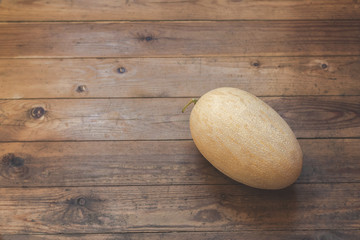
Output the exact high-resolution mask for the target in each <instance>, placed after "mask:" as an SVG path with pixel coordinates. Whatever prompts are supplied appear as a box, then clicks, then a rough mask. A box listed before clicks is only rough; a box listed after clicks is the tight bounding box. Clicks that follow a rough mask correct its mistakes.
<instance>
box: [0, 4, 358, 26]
mask: <svg viewBox="0 0 360 240" xmlns="http://www.w3.org/2000/svg"><path fill="white" fill-rule="evenodd" d="M359 18H360V3H358V1H356V0H330V1H325V0H316V1H306V0H300V1H293V0H275V1H274V0H265V1H254V0H241V1H237V0H231V1H227V0H217V1H208V0H197V1H177V0H165V1H163V0H162V1H149V0H136V1H135V0H130V1H129V0H107V1H96V0H86V1H84V0H72V1H68V0H55V1H54V0H53V1H51V2H49V1H46V0H36V1H34V0H16V1H15V0H2V1H1V2H0V21H71V20H77V21H89V20H90V21H94V20H202V19H206V20H231V19H246V20H254V19H274V20H276V19H291V20H296V19H300V20H302V19H359Z"/></svg>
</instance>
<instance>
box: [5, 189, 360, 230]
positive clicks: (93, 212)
mask: <svg viewBox="0 0 360 240" xmlns="http://www.w3.org/2000/svg"><path fill="white" fill-rule="evenodd" d="M359 190H360V184H336V185H332V184H297V185H293V186H292V187H291V188H288V189H285V190H282V191H264V190H258V189H252V188H248V187H245V186H237V185H223V186H221V185H201V186H146V187H144V186H132V187H97V188H96V187H88V188H84V187H81V188H70V187H69V188H29V189H26V188H18V189H11V188H1V189H0V194H1V199H0V211H1V213H2V214H1V215H0V222H2V223H7V224H6V225H5V226H4V225H0V231H1V232H2V234H10V233H11V234H24V233H100V232H144V231H146V232H152V231H157V232H163V231H223V230H224V229H225V230H226V231H240V230H241V231H242V230H259V231H261V230H270V229H271V230H315V229H343V230H347V229H357V230H358V229H359V228H360V221H359V214H360V202H359V201H358V199H359V197H360V191H359ZM265 199H266V201H264V200H265Z"/></svg>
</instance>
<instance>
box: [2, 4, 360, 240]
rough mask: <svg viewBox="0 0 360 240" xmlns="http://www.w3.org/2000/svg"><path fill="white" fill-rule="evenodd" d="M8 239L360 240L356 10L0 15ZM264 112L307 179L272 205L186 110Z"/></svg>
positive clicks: (47, 10)
mask: <svg viewBox="0 0 360 240" xmlns="http://www.w3.org/2000/svg"><path fill="white" fill-rule="evenodd" d="M0 21H1V22H0V98H1V99H0V239H1V240H25V239H30V240H40V239H50V240H74V239H90V240H95V239H103V240H105V239H106V240H115V239H118V240H125V239H131V240H140V239H150V240H152V239H154V240H155V239H173V240H183V239H199V240H205V239H249V240H251V239H254V240H255V239H257V240H262V239H263V240H265V239H274V240H280V239H298V240H300V239H301V240H304V239H307V240H309V239H322V240H325V239H333V240H340V239H344V240H345V239H346V240H348V239H354V240H355V239H359V236H360V230H359V229H360V1H358V0H326V1H325V0H313V1H310V0H297V1H295V0H240V1H238V0H214V1H209V0H185V1H178V0H104V1H99V0H54V1H48V0H0ZM220 86H232V87H238V88H241V89H244V90H247V91H250V92H252V93H253V94H256V95H257V96H260V97H261V98H262V99H263V100H264V101H265V102H267V103H268V104H270V105H271V106H272V107H273V108H274V109H276V110H277V111H278V112H279V113H280V114H281V115H282V116H283V117H284V119H285V120H286V121H287V122H288V123H289V125H290V126H291V127H292V129H293V130H294V132H295V134H296V136H297V137H298V138H299V141H300V144H301V146H302V149H303V152H304V168H303V172H302V175H301V177H300V178H299V179H298V181H297V182H296V184H294V185H293V186H291V187H289V188H287V189H284V190H281V191H262V190H256V189H252V188H249V187H246V186H244V185H241V184H238V183H236V182H234V181H232V180H230V179H228V178H227V177H225V176H224V175H222V174H221V173H219V172H218V171H217V170H215V169H214V168H213V167H212V166H211V165H210V164H209V163H208V162H207V161H206V160H205V159H204V158H203V157H202V156H201V155H200V154H199V152H198V151H197V150H196V148H195V146H194V144H193V142H192V140H191V135H190V132H189V127H188V119H189V112H190V111H189V110H188V111H187V112H186V113H185V114H181V108H182V107H183V106H184V104H186V103H187V101H188V100H189V98H190V97H198V96H201V95H202V94H204V93H205V92H207V91H208V90H210V89H213V88H216V87H220Z"/></svg>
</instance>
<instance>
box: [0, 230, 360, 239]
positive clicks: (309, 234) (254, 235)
mask: <svg viewBox="0 0 360 240" xmlns="http://www.w3.org/2000/svg"><path fill="white" fill-rule="evenodd" d="M359 235H360V231H359V230H334V229H331V230H310V231H258V230H255V231H239V232H175V233H119V234H61V235H3V236H2V237H1V235H0V240H43V239H47V240H79V239H81V240H83V239H88V240H144V239H147V240H158V239H173V240H184V239H186V240H191V239H196V240H209V239H214V240H215V239H222V240H235V239H236V240H269V239H271V240H284V239H289V238H291V239H292V240H305V239H306V240H319V239H321V240H325V239H329V240H331V239H334V240H358V237H359Z"/></svg>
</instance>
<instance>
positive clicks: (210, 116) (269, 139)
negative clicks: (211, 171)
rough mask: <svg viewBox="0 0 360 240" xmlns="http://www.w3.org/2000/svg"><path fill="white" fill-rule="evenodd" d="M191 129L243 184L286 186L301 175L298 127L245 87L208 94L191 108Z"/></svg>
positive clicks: (210, 156) (204, 150)
mask: <svg viewBox="0 0 360 240" xmlns="http://www.w3.org/2000/svg"><path fill="white" fill-rule="evenodd" d="M190 130H191V135H192V137H193V139H194V142H195V144H196V146H197V148H198V149H199V151H200V152H201V154H202V155H203V156H204V157H205V158H206V159H207V160H208V161H209V162H210V163H211V164H212V165H213V166H214V167H216V168H217V169H218V170H220V171H221V172H222V173H224V174H225V175H227V176H229V177H230V178H232V179H234V180H236V181H238V182H241V183H243V184H246V185H248V186H251V187H255V188H261V189H281V188H285V187H287V186H289V185H291V184H292V183H294V182H295V180H296V179H297V178H298V177H299V175H300V172H301V169H302V158H303V155H302V151H301V148H300V145H299V143H298V141H297V139H296V137H295V135H294V133H293V131H292V130H291V129H290V127H289V126H288V124H287V123H286V122H285V121H284V119H282V118H281V116H280V115H279V114H278V113H277V112H276V111H275V110H274V109H272V108H271V107H270V106H269V105H267V104H266V103H264V102H263V101H262V100H260V99H259V98H257V97H256V96H254V95H252V94H250V93H248V92H246V91H242V90H240V89H237V88H218V89H214V90H212V91H210V92H208V93H206V94H205V95H203V96H202V97H201V98H200V99H199V100H198V101H197V102H196V104H195V106H194V108H193V109H192V111H191V115H190Z"/></svg>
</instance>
